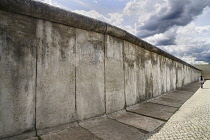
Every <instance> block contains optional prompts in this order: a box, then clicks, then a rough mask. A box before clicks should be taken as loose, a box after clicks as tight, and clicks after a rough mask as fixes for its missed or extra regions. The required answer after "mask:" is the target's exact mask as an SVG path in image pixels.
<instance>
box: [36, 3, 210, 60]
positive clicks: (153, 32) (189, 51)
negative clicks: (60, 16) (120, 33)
mask: <svg viewBox="0 0 210 140" xmlns="http://www.w3.org/2000/svg"><path fill="white" fill-rule="evenodd" d="M37 1H41V2H44V3H48V4H50V5H53V6H56V7H60V8H63V9H66V10H69V11H72V12H75V13H79V14H82V15H85V16H89V17H92V18H95V19H98V20H101V21H104V22H107V23H110V24H112V25H115V26H117V27H119V28H122V29H124V30H126V31H128V32H130V33H131V34H134V35H136V36H137V37H139V38H141V39H143V40H145V41H147V42H149V43H151V44H152V45H155V46H157V47H158V48H160V49H162V50H164V51H166V52H168V53H170V54H172V55H174V56H176V57H178V58H180V59H182V60H184V61H186V62H188V63H190V64H203V63H210V0H37Z"/></svg>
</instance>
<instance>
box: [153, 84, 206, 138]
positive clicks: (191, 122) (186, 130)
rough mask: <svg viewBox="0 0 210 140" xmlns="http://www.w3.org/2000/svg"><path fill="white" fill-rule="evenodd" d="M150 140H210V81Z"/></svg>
mask: <svg viewBox="0 0 210 140" xmlns="http://www.w3.org/2000/svg"><path fill="white" fill-rule="evenodd" d="M149 140H210V80H208V81H206V82H205V84H204V88H203V89H201V88H200V89H199V90H198V91H197V92H196V93H195V94H194V95H193V96H192V97H191V98H190V99H189V100H188V101H187V102H186V103H184V104H183V106H182V107H181V108H180V109H179V110H178V111H177V112H176V113H175V114H174V115H173V116H172V117H171V118H170V119H169V121H168V122H167V123H166V124H165V125H164V127H163V128H162V129H161V130H160V131H159V132H158V133H156V134H154V135H153V136H151V137H150V138H149Z"/></svg>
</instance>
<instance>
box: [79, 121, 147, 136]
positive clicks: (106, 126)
mask: <svg viewBox="0 0 210 140" xmlns="http://www.w3.org/2000/svg"><path fill="white" fill-rule="evenodd" d="M80 125H81V126H82V127H84V128H86V129H88V130H89V131H90V132H91V133H93V134H94V135H96V136H97V137H100V138H101V139H103V140H141V139H144V136H145V134H144V133H143V132H141V131H140V130H138V129H137V128H134V127H131V126H128V125H125V124H123V123H120V122H118V121H116V120H112V119H108V118H100V119H97V120H92V121H89V122H84V123H81V124H80Z"/></svg>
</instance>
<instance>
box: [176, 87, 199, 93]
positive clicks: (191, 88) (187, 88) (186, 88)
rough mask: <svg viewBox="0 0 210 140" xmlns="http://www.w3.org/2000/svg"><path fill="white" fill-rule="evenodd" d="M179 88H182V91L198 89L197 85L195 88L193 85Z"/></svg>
mask: <svg viewBox="0 0 210 140" xmlns="http://www.w3.org/2000/svg"><path fill="white" fill-rule="evenodd" d="M178 90H181V91H188V92H193V93H194V92H196V91H197V90H198V88H197V87H195V88H193V87H190V86H185V87H182V88H178Z"/></svg>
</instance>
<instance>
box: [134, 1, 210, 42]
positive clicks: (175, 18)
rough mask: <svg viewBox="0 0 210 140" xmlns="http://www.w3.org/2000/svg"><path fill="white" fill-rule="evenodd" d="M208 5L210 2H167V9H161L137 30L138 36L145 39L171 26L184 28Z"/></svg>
mask: <svg viewBox="0 0 210 140" xmlns="http://www.w3.org/2000/svg"><path fill="white" fill-rule="evenodd" d="M209 5H210V0H169V5H168V7H167V8H163V9H161V10H160V12H159V13H157V14H156V15H153V16H151V17H150V18H149V19H148V20H147V21H146V22H145V23H144V26H141V27H139V28H138V31H139V32H138V36H139V37H140V38H145V37H149V36H152V35H155V34H159V33H164V32H165V31H167V30H169V29H170V28H172V27H173V26H185V25H187V24H189V23H190V22H191V21H192V20H193V19H194V17H196V16H198V15H200V14H201V13H202V11H203V9H204V8H205V7H206V6H209ZM163 43H164V42H163ZM166 43H167V42H166ZM169 43H170V41H169ZM172 43H173V41H172Z"/></svg>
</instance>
